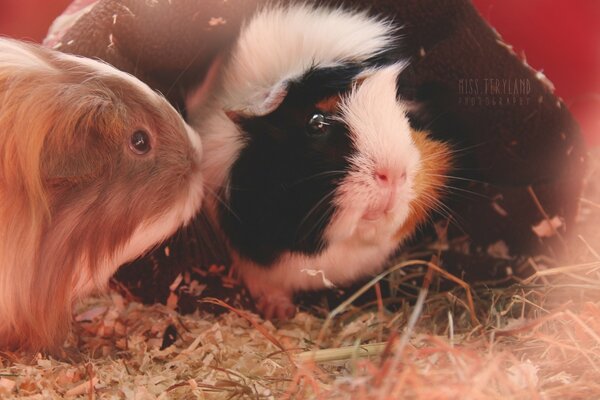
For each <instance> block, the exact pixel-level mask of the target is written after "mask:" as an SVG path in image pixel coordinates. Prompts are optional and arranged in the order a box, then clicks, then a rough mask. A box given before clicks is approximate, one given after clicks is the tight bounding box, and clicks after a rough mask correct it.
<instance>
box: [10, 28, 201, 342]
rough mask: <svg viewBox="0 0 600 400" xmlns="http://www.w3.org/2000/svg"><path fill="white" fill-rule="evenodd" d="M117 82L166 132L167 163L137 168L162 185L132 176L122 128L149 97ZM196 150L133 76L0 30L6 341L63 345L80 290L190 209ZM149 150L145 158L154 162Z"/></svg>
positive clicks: (197, 196)
mask: <svg viewBox="0 0 600 400" xmlns="http://www.w3.org/2000/svg"><path fill="white" fill-rule="evenodd" d="M105 78H106V79H105ZM111 84H114V85H115V86H116V88H115V89H109V85H111ZM120 86H123V88H122V89H123V90H124V91H127V93H128V94H130V95H131V98H133V99H139V103H140V104H142V105H143V104H147V107H148V114H152V113H153V114H152V118H147V120H146V122H148V123H149V124H150V123H152V121H159V122H160V123H161V124H164V127H165V128H164V129H163V130H165V131H168V132H170V133H169V135H170V136H167V137H163V138H161V139H164V140H165V141H166V143H165V145H166V144H167V143H171V145H172V147H173V150H168V151H167V156H166V157H163V158H166V159H167V161H168V162H169V163H170V164H168V166H166V167H165V169H166V172H162V175H160V174H161V173H160V172H159V173H158V174H157V173H156V172H154V173H153V174H154V175H150V174H151V173H152V172H148V176H149V177H150V179H148V180H144V179H140V182H142V183H144V182H145V184H146V185H152V184H155V185H156V188H154V191H155V192H156V194H153V190H152V188H142V189H143V190H142V189H140V190H138V191H135V190H130V189H129V188H128V186H127V185H139V184H140V183H137V182H136V175H135V174H134V173H133V172H131V171H128V170H127V169H128V168H138V167H139V166H140V164H139V162H140V161H138V160H136V159H134V157H133V156H132V157H130V158H131V159H128V157H127V155H128V153H127V152H126V149H127V147H126V144H127V142H125V141H123V137H121V136H122V134H128V133H127V132H132V131H134V130H135V126H134V127H133V128H130V127H129V126H128V123H130V122H131V121H136V122H135V123H137V122H138V120H139V121H141V119H139V118H138V116H137V115H144V109H143V107H142V109H141V110H139V112H138V113H133V112H131V110H127V107H126V104H125V103H126V102H121V101H118V100H115V96H118V95H119V90H120V89H119V87H120ZM126 86H127V87H126ZM135 104H137V100H136V102H135ZM132 115H133V116H132ZM144 117H146V115H144ZM136 118H137V119H136ZM127 121H129V122H127ZM157 129H158V128H157ZM186 130H188V131H189V132H186ZM90 132H91V133H90ZM92 133H93V134H92ZM161 134H162V131H161ZM165 135H166V134H165ZM168 140H171V142H169V141H168ZM114 149H116V154H117V155H111V153H110V152H109V150H111V151H113V153H114ZM122 149H125V150H123V151H121V150H122ZM199 151H200V147H199V140H198V138H197V137H195V134H194V133H193V132H192V131H191V130H190V129H189V128H187V127H186V126H185V125H184V123H183V122H182V121H180V119H179V117H178V115H177V114H176V112H175V110H173V109H172V108H171V107H170V106H169V105H168V103H167V102H166V101H164V99H162V98H160V97H159V96H158V95H157V94H156V93H154V92H152V91H151V90H150V89H149V88H148V87H146V86H145V85H143V84H141V82H138V81H137V80H136V79H134V78H133V77H130V76H129V75H126V74H123V73H122V72H118V71H117V70H116V69H113V68H112V67H109V66H107V65H105V64H102V63H99V62H96V61H92V60H87V59H81V58H77V57H74V56H67V55H63V54H60V53H57V52H53V51H51V50H46V49H42V48H40V47H38V46H34V45H28V44H24V43H22V42H17V41H14V40H9V39H1V38H0V349H4V348H13V349H14V348H24V349H29V350H40V349H47V350H51V351H54V350H57V349H59V348H60V347H61V345H62V342H63V340H64V338H65V336H66V334H67V332H68V330H69V328H70V321H71V307H72V304H73V302H74V301H75V300H76V299H77V298H78V297H80V296H82V295H85V294H88V293H89V292H90V291H92V290H94V289H96V288H98V287H101V286H103V285H105V284H106V283H107V280H108V278H109V277H110V275H111V274H112V273H113V272H114V271H115V270H116V268H117V267H118V266H119V265H120V263H123V262H126V261H130V260H131V259H133V258H135V257H137V256H139V255H140V254H142V253H143V252H145V251H147V250H148V248H149V247H151V246H152V245H153V244H155V243H156V242H158V241H160V240H163V239H164V238H166V237H168V235H170V234H171V233H172V232H173V231H174V230H175V229H176V228H177V227H178V226H179V225H181V224H183V223H185V222H186V221H187V220H189V219H190V218H191V216H192V215H193V214H194V213H195V212H196V211H197V209H198V207H199V205H200V201H201V197H202V188H201V185H202V183H201V180H200V179H199V175H198V174H199V172H198V164H199V154H200V153H199ZM113 157H114V159H113ZM154 157H155V158H150V157H149V158H147V159H145V160H144V162H145V163H148V165H150V166H154V168H159V167H160V166H161V162H163V161H164V160H162V159H160V158H159V157H158V154H156V155H155V156H154ZM113 161H114V162H113ZM167 161H165V163H166V162H167ZM136 163H137V164H136ZM113 164H117V165H113ZM170 169H171V170H172V173H171V171H170ZM140 170H142V172H141V173H138V175H139V174H143V173H144V172H143V169H140ZM127 173H130V174H131V175H127ZM121 175H125V176H121ZM153 176H154V178H152V177H153ZM151 179H154V180H155V182H153V181H152V180H151ZM177 179H180V181H179V182H178V181H177ZM111 185H112V186H111ZM170 185H171V186H172V187H169V186H170ZM111 187H113V188H114V190H115V193H111V192H110V188H111ZM105 188H109V192H108V193H107V190H106V189H105ZM131 193H133V195H131ZM165 193H170V194H169V195H165ZM171 193H172V194H171ZM159 196H162V197H164V198H165V199H166V200H165V201H162V200H161V199H160V198H158V197H159ZM169 196H172V198H169ZM136 197H137V198H136ZM155 198H156V199H155ZM136 201H139V202H140V204H141V206H142V209H141V210H136V208H135V207H132V203H133V204H135V202H136ZM169 203H170V204H169ZM128 208H131V209H130V210H129V209H128ZM111 210H114V214H113V213H112V212H111ZM119 213H121V214H119Z"/></svg>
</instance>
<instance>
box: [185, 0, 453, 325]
mask: <svg viewBox="0 0 600 400" xmlns="http://www.w3.org/2000/svg"><path fill="white" fill-rule="evenodd" d="M397 30H398V27H397V26H394V24H392V23H391V22H390V21H387V20H385V19H382V18H377V17H372V16H369V15H368V14H367V13H365V12H360V11H354V10H345V9H343V8H325V7H315V6H311V5H306V4H300V5H288V6H269V5H267V6H266V7H265V8H263V9H262V10H261V11H259V12H257V13H256V14H255V15H254V16H253V17H252V18H251V19H250V20H249V21H247V23H246V24H245V25H244V26H243V28H242V30H241V33H240V36H239V38H238V40H237V42H236V44H235V45H234V47H233V49H232V51H231V54H230V55H229V56H228V57H227V58H226V59H225V60H224V64H223V67H222V71H221V73H220V83H218V84H217V88H216V89H215V91H214V94H213V96H212V99H211V100H210V101H209V103H210V105H209V106H204V107H198V108H196V109H193V110H191V116H192V121H193V122H192V126H194V127H195V128H196V129H197V130H198V132H199V133H200V135H201V138H202V141H203V144H204V146H205V150H206V153H207V154H210V157H206V158H205V159H204V160H203V167H202V170H203V174H204V177H205V180H206V188H207V193H214V194H215V196H211V195H207V199H206V202H205V203H206V211H207V212H208V214H209V215H210V217H211V218H212V220H213V221H214V222H215V223H216V225H217V226H219V227H220V229H221V230H222V231H223V233H224V234H225V236H226V237H227V241H228V244H229V247H230V249H231V254H232V258H233V260H234V261H233V266H234V268H235V269H236V270H237V271H238V273H239V274H240V275H241V277H242V279H243V281H244V282H245V284H246V285H247V287H248V289H249V290H250V292H251V294H252V296H253V297H254V298H255V300H256V302H257V307H258V309H259V310H260V311H261V313H262V314H263V315H264V316H265V317H266V318H274V317H275V318H288V317H291V316H292V315H294V313H295V306H294V305H293V302H292V296H293V295H294V293H296V292H298V291H302V290H313V289H319V288H323V287H324V282H325V280H324V279H323V277H325V278H326V279H327V280H329V281H331V282H333V283H334V284H335V285H348V284H351V283H353V282H355V281H356V280H358V279H361V278H364V277H366V276H368V275H372V274H376V273H378V272H379V271H380V270H381V269H382V268H383V266H384V265H385V263H386V261H387V260H388V259H389V257H390V256H391V255H392V254H393V253H394V251H395V250H397V249H398V246H399V245H400V244H401V243H402V242H403V241H404V240H405V239H406V238H408V237H409V236H410V235H411V234H413V232H414V231H415V229H416V228H417V227H418V225H419V224H421V223H423V222H424V221H425V220H426V219H427V218H428V215H429V214H430V213H431V212H432V210H434V209H435V208H437V207H443V206H440V201H441V200H440V194H441V193H442V192H443V191H444V184H445V178H446V174H447V173H448V171H449V169H450V167H451V154H452V152H451V149H450V146H449V145H447V144H445V143H442V142H438V141H434V140H431V139H430V138H429V137H428V135H427V134H426V133H424V132H416V131H413V130H412V129H411V127H410V125H409V121H408V118H407V111H408V105H407V104H405V103H404V102H403V101H402V99H401V98H400V97H399V95H398V88H397V80H398V76H399V74H400V73H401V72H402V70H403V68H404V67H405V65H406V63H407V62H406V60H402V59H401V58H399V57H398V54H399V51H398V49H399V47H401V43H399V42H398V37H399V35H398V32H397ZM315 271H318V273H316V274H315Z"/></svg>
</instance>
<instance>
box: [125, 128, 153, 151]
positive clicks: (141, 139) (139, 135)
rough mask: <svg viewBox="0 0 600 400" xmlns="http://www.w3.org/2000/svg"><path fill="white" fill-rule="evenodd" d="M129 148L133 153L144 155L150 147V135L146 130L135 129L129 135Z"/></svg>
mask: <svg viewBox="0 0 600 400" xmlns="http://www.w3.org/2000/svg"><path fill="white" fill-rule="evenodd" d="M129 148H130V149H131V151H133V152H134V153H135V154H138V155H144V154H147V153H148V152H149V151H150V150H151V149H152V145H151V144H150V135H149V134H148V132H146V131H143V130H137V131H135V132H134V133H133V135H131V136H130V137H129Z"/></svg>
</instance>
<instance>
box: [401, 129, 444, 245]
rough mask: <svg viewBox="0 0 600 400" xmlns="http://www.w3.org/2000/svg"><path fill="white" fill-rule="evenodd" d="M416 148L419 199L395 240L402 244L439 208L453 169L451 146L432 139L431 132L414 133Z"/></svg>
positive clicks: (416, 182)
mask: <svg viewBox="0 0 600 400" xmlns="http://www.w3.org/2000/svg"><path fill="white" fill-rule="evenodd" d="M412 138H413V141H414V143H415V146H416V147H417V149H418V150H419V152H420V153H421V166H420V167H419V171H418V172H417V174H416V176H415V181H414V191H415V193H416V198H415V199H414V200H413V201H412V202H411V205H410V214H409V216H408V218H407V220H406V222H405V223H404V225H402V227H401V228H400V229H399V230H398V232H397V233H396V236H395V238H396V239H397V240H398V241H400V240H402V239H404V238H406V237H407V236H409V235H411V234H413V233H414V231H415V230H416V228H417V227H418V226H419V225H420V224H422V223H423V222H424V221H425V220H426V219H427V217H428V215H429V212H430V210H432V209H435V208H436V205H437V202H438V201H439V198H440V195H441V193H442V191H443V188H444V184H445V181H446V179H445V175H446V174H447V173H448V172H449V171H450V169H451V168H452V157H451V149H450V146H449V145H448V144H446V143H443V142H439V141H435V140H431V139H429V138H428V136H427V133H425V132H419V131H412Z"/></svg>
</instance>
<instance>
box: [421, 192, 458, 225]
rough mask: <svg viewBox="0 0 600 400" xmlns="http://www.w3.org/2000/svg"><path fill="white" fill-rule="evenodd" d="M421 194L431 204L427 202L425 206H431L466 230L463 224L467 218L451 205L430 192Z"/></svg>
mask: <svg viewBox="0 0 600 400" xmlns="http://www.w3.org/2000/svg"><path fill="white" fill-rule="evenodd" d="M421 196H422V197H423V198H424V199H425V200H426V201H427V202H428V203H429V204H426V206H425V208H426V209H427V208H431V209H432V210H433V211H434V212H436V213H438V214H439V215H441V216H442V217H445V218H447V219H448V220H449V221H451V222H452V223H453V224H454V225H455V226H456V227H457V228H458V229H460V230H461V231H463V232H464V228H463V226H464V224H465V220H464V219H463V218H462V217H461V216H460V215H458V214H457V213H455V212H454V211H453V210H452V209H451V208H450V207H448V206H447V205H446V204H445V203H444V202H442V201H441V200H440V199H438V198H436V197H434V196H432V195H430V194H427V193H423V194H422V195H421Z"/></svg>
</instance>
